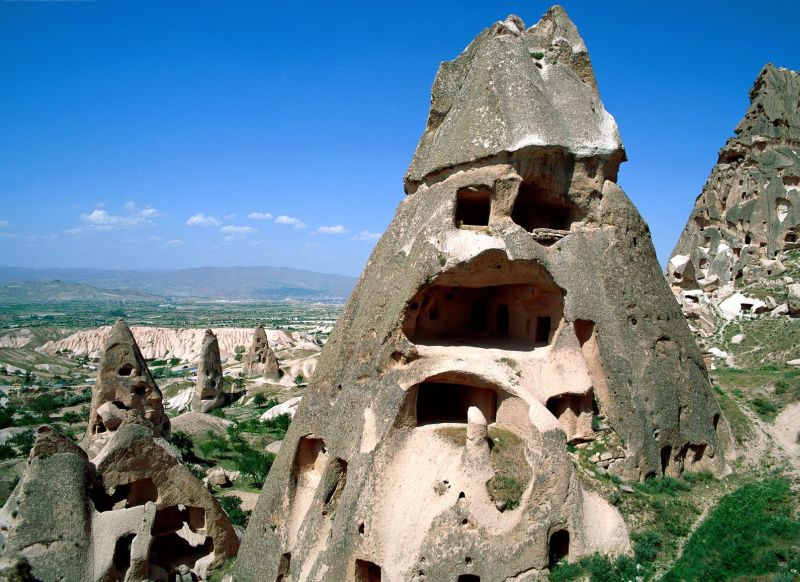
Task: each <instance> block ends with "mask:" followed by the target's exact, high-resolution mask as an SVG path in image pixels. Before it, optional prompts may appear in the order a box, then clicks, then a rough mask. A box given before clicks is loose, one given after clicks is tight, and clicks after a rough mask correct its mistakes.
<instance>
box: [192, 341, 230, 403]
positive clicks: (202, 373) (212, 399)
mask: <svg viewBox="0 0 800 582" xmlns="http://www.w3.org/2000/svg"><path fill="white" fill-rule="evenodd" d="M223 388H224V384H223V377H222V362H221V359H220V356H219V342H218V341H217V336H215V335H214V332H213V331H211V330H210V329H207V330H206V333H205V335H204V336H203V346H202V348H200V361H199V362H198V365H197V381H196V383H195V389H194V395H193V397H192V410H197V411H198V412H209V411H210V410H213V409H214V408H218V407H220V406H222V405H223V404H224V403H225V392H224V390H223Z"/></svg>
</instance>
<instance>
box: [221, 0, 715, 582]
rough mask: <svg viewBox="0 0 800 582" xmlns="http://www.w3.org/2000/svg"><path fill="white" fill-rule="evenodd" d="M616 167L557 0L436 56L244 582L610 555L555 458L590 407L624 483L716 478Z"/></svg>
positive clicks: (702, 416)
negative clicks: (429, 87)
mask: <svg viewBox="0 0 800 582" xmlns="http://www.w3.org/2000/svg"><path fill="white" fill-rule="evenodd" d="M624 159H625V154H624V150H623V147H622V144H621V142H620V139H619V136H618V132H617V127H616V124H615V122H614V120H613V118H612V117H611V116H610V115H609V114H608V113H607V112H606V111H605V109H604V108H603V105H602V103H601V101H600V98H599V96H598V93H597V89H596V84H595V80H594V75H593V73H592V68H591V64H590V61H589V56H588V53H587V51H586V47H585V45H584V44H583V41H582V40H581V38H580V36H579V35H578V32H577V30H576V29H575V26H574V25H573V24H572V22H571V21H570V20H569V18H568V17H567V15H566V14H565V12H564V11H563V9H561V8H560V7H554V8H552V9H551V10H550V11H548V12H547V14H545V16H544V17H543V18H542V19H541V21H540V22H539V23H537V24H536V25H535V26H533V27H532V28H528V29H526V28H525V25H524V24H523V22H522V20H520V19H519V18H518V17H516V16H511V17H509V18H507V19H506V20H504V21H502V22H498V23H496V24H494V25H493V26H491V27H490V28H488V29H487V30H485V31H484V32H483V33H481V34H480V35H479V36H478V37H477V38H476V39H475V41H473V43H472V44H470V46H469V47H468V48H467V49H466V50H465V51H464V52H463V53H462V54H461V55H460V56H458V57H457V58H456V59H455V60H454V61H452V62H449V63H444V64H443V65H442V66H441V68H440V69H439V72H438V74H437V77H436V81H435V83H434V86H433V97H432V103H431V112H430V116H429V118H428V124H427V128H426V130H425V133H424V135H423V137H422V139H421V141H420V144H419V146H418V148H417V152H416V154H415V156H414V159H413V160H412V162H411V166H410V168H409V171H408V173H407V175H406V180H405V184H406V191H407V193H408V194H409V195H408V196H407V197H406V198H405V200H403V201H402V202H401V204H400V206H399V208H398V210H397V214H396V216H395V218H394V220H393V222H392V223H391V225H390V226H389V228H388V230H387V231H386V233H385V234H384V236H383V237H382V238H381V240H380V242H379V243H378V245H377V246H376V248H375V250H374V251H373V254H372V256H371V257H370V260H369V262H368V264H367V267H366V269H365V271H364V274H363V276H362V278H361V279H360V280H359V283H358V286H357V288H356V290H355V291H354V293H353V295H352V297H351V299H350V301H349V302H348V304H347V306H346V308H345V310H344V312H343V314H342V316H341V317H340V319H339V321H338V323H337V325H336V327H335V329H334V331H333V333H332V335H331V337H330V339H329V341H328V343H327V344H326V346H325V348H324V350H323V353H322V356H321V359H320V362H319V366H318V368H317V371H316V372H315V375H314V377H313V378H312V380H311V383H310V385H309V389H308V391H307V393H306V395H305V397H304V398H303V401H302V403H301V405H300V407H299V409H298V411H297V414H296V415H295V417H294V421H293V423H292V425H291V427H290V429H289V432H288V433H287V435H286V438H285V440H284V441H283V443H282V445H281V448H280V453H279V455H278V458H277V459H276V461H275V464H274V465H273V468H272V471H271V472H270V475H269V477H268V479H267V482H266V483H265V485H264V490H263V493H262V495H261V496H260V498H259V502H258V505H257V507H256V509H255V511H254V513H253V516H252V518H251V520H250V524H249V527H248V529H247V532H246V535H245V538H244V542H243V548H242V552H241V554H240V557H239V560H238V562H237V566H236V580H237V582H251V581H260V580H359V581H360V580H364V581H373V580H384V581H387V580H388V581H392V582H394V581H397V582H399V581H407V580H414V581H417V582H419V581H423V580H454V579H456V578H458V579H459V580H484V581H487V580H489V581H500V580H511V579H513V580H517V581H522V580H532V579H534V578H535V577H537V576H539V575H541V574H542V573H543V572H545V571H546V570H547V569H548V568H549V567H550V566H552V564H554V563H555V562H557V561H559V560H560V559H562V558H565V557H566V558H568V559H575V558H578V557H580V556H583V555H587V554H591V553H593V552H603V553H610V554H614V553H619V552H625V551H627V550H628V548H629V546H628V539H627V531H626V527H625V524H624V522H623V521H622V519H621V516H620V515H619V513H618V512H617V511H616V509H615V508H614V507H613V506H612V505H611V504H610V503H608V502H607V501H606V500H604V499H603V498H601V497H600V496H599V495H597V494H595V493H593V492H591V491H590V490H588V489H585V488H584V487H583V486H582V481H581V480H582V479H584V478H586V477H585V476H579V475H578V473H577V472H576V470H575V469H574V465H573V461H572V459H571V454H570V453H569V452H568V448H567V444H568V443H569V442H573V443H580V442H581V441H585V440H590V439H593V438H595V429H594V428H593V426H595V425H597V426H599V425H600V424H601V423H599V422H598V423H593V422H592V420H593V417H595V416H598V415H599V414H602V415H604V416H605V421H604V423H608V424H609V425H610V426H611V428H609V429H606V430H608V431H609V432H611V433H615V434H618V435H619V436H620V437H621V438H620V442H624V450H623V451H621V452H620V453H619V455H614V456H612V455H609V457H613V460H612V461H611V462H609V470H610V471H612V472H614V473H616V474H618V475H620V476H622V477H624V478H626V479H642V478H644V477H646V476H660V475H678V474H680V473H681V472H682V471H683V470H684V469H699V468H708V469H711V470H721V469H722V468H723V465H724V458H723V453H724V451H723V448H724V447H723V445H724V443H725V442H726V438H727V433H726V432H725V426H726V425H725V423H724V421H721V420H720V419H721V413H720V409H719V407H718V405H717V403H716V401H715V399H714V396H713V391H712V389H711V387H710V385H709V382H708V379H707V375H706V370H705V366H704V363H703V360H702V357H701V355H700V353H699V351H698V349H697V347H696V345H695V343H694V341H693V339H692V336H691V334H690V332H689V330H688V328H687V326H686V322H685V320H684V319H683V317H682V315H681V313H680V310H679V308H678V305H677V304H676V302H675V300H674V298H673V296H672V294H671V293H670V290H669V287H668V286H667V285H666V283H665V281H664V279H663V277H662V276H661V273H660V268H659V266H658V263H657V261H656V257H655V253H654V250H653V246H652V243H651V240H650V235H649V231H648V228H647V226H646V225H645V224H644V222H643V221H642V219H641V217H640V216H639V214H638V212H637V211H636V209H635V208H634V206H633V205H632V204H631V202H630V200H629V199H628V198H627V197H626V196H625V194H624V193H623V192H622V190H621V189H620V188H619V187H618V186H617V185H616V183H615V181H616V177H617V169H618V166H619V164H620V163H621V162H622V161H623V160H624ZM487 439H488V440H487ZM509 484H513V485H514V487H510V486H509ZM515 491H516V493H515Z"/></svg>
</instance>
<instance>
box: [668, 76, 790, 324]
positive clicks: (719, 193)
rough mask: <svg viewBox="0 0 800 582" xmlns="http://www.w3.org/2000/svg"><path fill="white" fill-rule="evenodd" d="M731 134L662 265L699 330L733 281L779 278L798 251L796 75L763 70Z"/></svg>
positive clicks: (709, 320)
mask: <svg viewBox="0 0 800 582" xmlns="http://www.w3.org/2000/svg"><path fill="white" fill-rule="evenodd" d="M735 133H736V136H735V137H732V138H730V139H729V140H728V141H727V143H726V144H725V147H723V148H722V149H721V150H720V152H719V158H718V160H717V164H716V165H715V166H714V168H713V170H712V171H711V175H710V176H709V178H708V181H707V182H706V184H705V186H704V187H703V191H702V192H701V193H700V196H698V198H697V201H696V202H695V207H694V210H692V213H691V215H690V216H689V221H688V223H687V224H686V228H685V229H684V231H683V234H682V235H681V237H680V239H679V240H678V244H677V245H676V246H675V249H674V250H673V251H672V258H671V259H670V261H669V264H668V266H667V278H668V280H669V282H670V284H671V285H672V286H673V290H674V291H675V293H676V294H677V295H678V296H679V299H680V302H681V304H682V305H683V307H684V310H685V311H686V312H687V315H688V316H689V317H692V318H699V319H700V320H701V323H702V324H703V327H704V329H705V331H706V332H709V331H711V330H712V329H713V328H714V324H715V321H714V319H715V318H714V312H713V310H712V309H710V308H709V307H708V306H709V305H710V304H714V305H716V304H719V303H720V302H721V301H723V300H725V299H726V298H727V297H729V296H730V295H731V294H732V293H733V289H734V286H735V285H736V284H738V283H739V282H742V283H749V282H753V281H758V280H760V279H763V278H765V277H769V276H774V275H780V274H781V273H782V272H783V270H784V267H783V265H782V262H781V260H782V259H783V257H784V253H785V251H788V250H792V249H797V248H800V240H798V239H799V237H800V210H798V205H799V204H800V74H798V73H797V72H794V71H790V70H788V69H780V68H776V67H774V66H773V65H771V64H768V65H766V66H765V67H764V68H763V69H762V71H761V73H760V74H759V75H758V78H757V79H756V82H755V85H754V86H753V88H752V90H751V91H750V107H749V108H748V110H747V113H746V114H745V116H744V118H743V119H742V120H741V121H740V122H739V125H737V126H736V129H735ZM694 290H700V291H701V293H700V294H698V293H697V292H692V291H694ZM700 295H702V296H700ZM750 304H751V302H748V304H747V305H750Z"/></svg>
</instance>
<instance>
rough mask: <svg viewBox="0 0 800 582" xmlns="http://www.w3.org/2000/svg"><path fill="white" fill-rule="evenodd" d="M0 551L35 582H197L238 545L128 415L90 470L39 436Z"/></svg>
mask: <svg viewBox="0 0 800 582" xmlns="http://www.w3.org/2000/svg"><path fill="white" fill-rule="evenodd" d="M0 542H1V543H2V546H3V547H2V553H3V555H4V556H5V557H6V558H7V559H15V560H19V561H23V562H27V564H29V566H30V570H31V575H32V576H33V578H31V579H33V580H40V581H42V582H51V581H53V582H56V581H63V580H81V581H86V582H106V581H110V580H119V581H125V582H139V581H140V580H153V581H158V582H161V581H163V582H166V581H167V580H173V579H174V575H175V573H176V572H177V571H178V569H179V568H180V567H181V566H184V567H186V568H188V569H190V570H191V571H193V572H196V573H197V574H199V575H200V576H202V577H205V574H206V572H207V570H208V569H209V568H213V567H217V566H219V565H221V564H222V562H223V561H224V560H225V558H227V557H228V556H233V555H236V552H237V550H238V546H239V541H238V538H237V537H236V533H235V532H234V531H233V528H232V527H231V525H230V522H229V521H228V517H227V515H226V514H225V512H224V511H223V510H222V508H221V507H220V505H219V503H218V502H217V501H216V499H214V497H213V496H212V495H211V494H210V493H208V491H207V490H206V488H205V486H204V485H203V483H202V482H201V481H199V480H198V479H197V478H196V477H195V476H194V475H192V473H191V472H190V471H189V469H187V468H186V467H185V466H183V464H181V462H180V460H179V458H178V456H177V453H176V452H175V451H174V450H172V449H171V447H170V446H169V445H168V444H167V443H166V441H164V440H163V439H161V438H160V437H155V436H154V435H153V427H152V425H151V424H150V423H149V422H148V421H147V420H145V419H143V418H142V417H141V415H140V414H139V412H138V411H136V410H130V411H126V412H125V420H124V421H123V423H122V424H121V425H120V427H119V428H118V430H116V431H115V432H114V433H113V435H112V436H111V438H109V439H108V440H107V442H106V444H105V446H104V448H103V450H102V451H101V452H100V454H99V455H97V456H96V457H95V458H94V460H92V461H90V460H89V458H88V456H87V454H86V452H84V451H83V450H82V449H81V448H80V447H78V446H77V445H75V444H74V443H72V441H70V440H69V439H67V438H66V437H64V436H62V435H61V434H59V433H57V432H56V431H54V430H53V429H51V428H50V427H47V426H43V427H41V428H40V429H39V432H38V435H37V437H36V442H35V445H34V447H33V450H32V451H31V455H30V458H29V459H28V465H27V468H26V470H25V472H24V474H23V477H22V479H21V480H20V482H19V484H18V485H17V487H16V488H15V489H14V492H13V493H12V494H11V497H10V498H9V499H8V501H7V502H6V504H5V506H4V507H3V508H2V510H0Z"/></svg>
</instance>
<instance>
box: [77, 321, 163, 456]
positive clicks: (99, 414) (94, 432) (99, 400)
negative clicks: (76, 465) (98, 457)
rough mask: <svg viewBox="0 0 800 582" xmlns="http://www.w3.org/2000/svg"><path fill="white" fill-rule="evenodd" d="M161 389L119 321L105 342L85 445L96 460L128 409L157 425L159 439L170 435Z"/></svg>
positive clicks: (126, 326)
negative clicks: (96, 456)
mask: <svg viewBox="0 0 800 582" xmlns="http://www.w3.org/2000/svg"><path fill="white" fill-rule="evenodd" d="M162 401H163V398H162V395H161V390H159V388H158V386H157V385H156V382H155V380H153V376H152V375H151V374H150V370H149V369H148V367H147V363H146V362H145V361H144V358H143V357H142V353H141V351H139V346H138V345H137V344H136V340H134V339H133V335H132V334H131V330H130V329H129V328H128V325H127V324H126V323H125V321H124V320H122V319H118V320H117V322H116V323H115V324H114V327H112V328H111V331H109V333H108V336H107V337H106V340H105V346H104V350H103V353H102V355H101V357H100V366H99V368H98V372H97V382H96V384H95V387H94V391H93V393H92V404H91V411H90V413H89V426H88V428H87V431H86V437H85V439H84V445H85V448H86V450H87V451H88V453H89V456H90V457H94V455H95V454H97V452H99V450H100V449H101V448H102V447H103V446H104V444H105V442H106V440H107V439H108V438H109V437H110V435H111V434H112V433H113V431H114V430H115V429H116V427H118V426H119V425H120V423H121V419H122V418H123V417H124V416H125V411H127V410H137V411H139V412H140V413H141V414H142V416H144V418H146V419H147V420H148V421H150V423H151V424H152V425H153V430H154V432H155V434H156V435H157V436H163V437H168V436H169V430H170V425H169V418H168V417H167V415H166V414H165V413H164V405H163V402H162Z"/></svg>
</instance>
